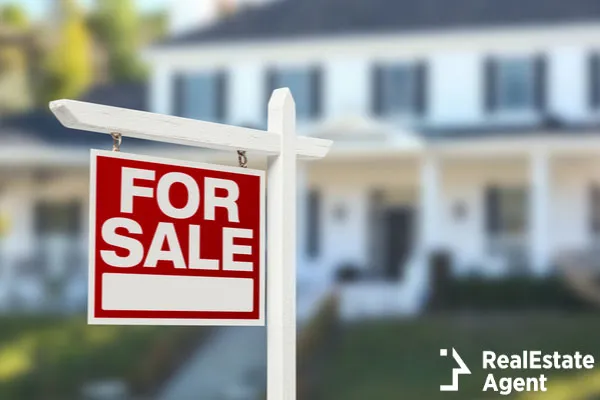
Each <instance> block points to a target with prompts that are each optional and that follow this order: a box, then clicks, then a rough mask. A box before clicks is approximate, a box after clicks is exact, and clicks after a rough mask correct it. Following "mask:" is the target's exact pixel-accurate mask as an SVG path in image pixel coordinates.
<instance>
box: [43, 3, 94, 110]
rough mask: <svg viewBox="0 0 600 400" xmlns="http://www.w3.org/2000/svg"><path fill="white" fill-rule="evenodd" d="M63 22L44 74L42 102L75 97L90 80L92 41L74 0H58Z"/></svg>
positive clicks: (91, 71) (91, 76)
mask: <svg viewBox="0 0 600 400" xmlns="http://www.w3.org/2000/svg"><path fill="white" fill-rule="evenodd" d="M61 15H62V26H61V32H60V35H59V36H60V37H59V41H58V44H57V45H56V47H55V48H53V49H52V51H50V53H49V55H48V58H47V60H46V64H45V73H44V77H43V92H42V95H41V100H42V102H43V103H47V102H48V101H51V100H55V99H59V98H75V97H78V96H79V95H81V94H82V93H83V92H84V91H85V90H86V89H87V88H88V87H89V85H90V84H91V83H92V78H93V63H92V42H91V38H90V34H89V32H88V29H87V26H86V23H85V19H84V17H83V14H82V12H81V10H80V9H79V8H78V7H77V5H76V4H75V1H74V0H61Z"/></svg>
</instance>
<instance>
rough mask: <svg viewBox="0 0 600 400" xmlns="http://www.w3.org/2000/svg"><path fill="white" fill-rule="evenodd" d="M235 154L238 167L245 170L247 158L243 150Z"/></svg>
mask: <svg viewBox="0 0 600 400" xmlns="http://www.w3.org/2000/svg"><path fill="white" fill-rule="evenodd" d="M237 154H238V162H239V164H240V167H242V168H246V167H247V166H248V157H246V152H245V151H244V150H238V151H237Z"/></svg>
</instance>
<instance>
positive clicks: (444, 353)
mask: <svg viewBox="0 0 600 400" xmlns="http://www.w3.org/2000/svg"><path fill="white" fill-rule="evenodd" d="M440 356H441V357H448V349H440ZM452 357H453V358H454V361H456V363H457V364H458V368H452V385H440V392H457V391H458V376H459V375H470V374H471V370H470V369H469V367H467V364H465V362H464V361H463V360H462V358H460V356H459V355H458V353H457V352H456V350H455V349H454V347H453V348H452Z"/></svg>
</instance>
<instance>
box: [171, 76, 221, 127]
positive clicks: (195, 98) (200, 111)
mask: <svg viewBox="0 0 600 400" xmlns="http://www.w3.org/2000/svg"><path fill="white" fill-rule="evenodd" d="M225 90H226V74H225V73H223V72H218V73H211V72H205V73H185V74H179V75H177V76H176V78H175V107H174V109H175V114H176V115H177V116H180V117H185V118H193V119H200V120H204V121H213V122H221V121H223V120H224V119H225V100H226V99H225Z"/></svg>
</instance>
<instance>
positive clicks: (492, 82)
mask: <svg viewBox="0 0 600 400" xmlns="http://www.w3.org/2000/svg"><path fill="white" fill-rule="evenodd" d="M483 79H484V82H483V90H484V91H485V93H484V98H485V111H487V112H492V111H494V110H495V109H496V108H497V106H498V103H497V98H498V97H497V94H496V84H497V80H498V78H497V64H496V60H494V59H493V58H491V57H488V58H487V59H486V60H485V62H484V67H483Z"/></svg>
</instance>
